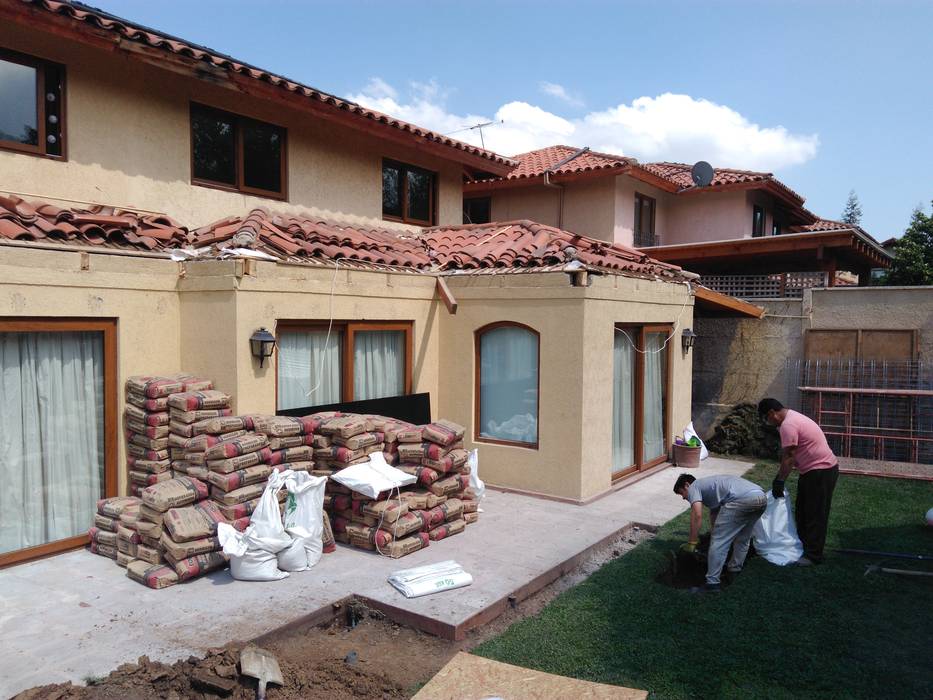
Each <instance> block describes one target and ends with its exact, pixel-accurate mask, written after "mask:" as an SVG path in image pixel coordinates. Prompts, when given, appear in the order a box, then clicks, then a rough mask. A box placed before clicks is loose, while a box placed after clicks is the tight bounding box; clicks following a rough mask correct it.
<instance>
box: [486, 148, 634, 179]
mask: <svg viewBox="0 0 933 700" xmlns="http://www.w3.org/2000/svg"><path fill="white" fill-rule="evenodd" d="M580 150H581V149H579V148H575V147H573V146H548V147H547V148H540V149H538V150H536V151H529V152H528V153H520V154H519V155H517V156H513V157H512V160H514V161H517V162H518V165H517V166H516V167H515V168H514V169H513V170H512V171H511V172H510V173H509V174H508V175H507V176H505V177H504V178H500V179H505V180H520V179H522V178H528V177H539V176H541V175H543V174H544V172H545V171H550V172H551V173H554V174H562V175H563V174H568V173H582V172H588V171H594V170H610V169H613V168H615V169H620V168H624V167H626V166H627V165H631V164H633V163H634V162H635V160H634V159H633V158H626V157H625V156H614V155H611V154H608V153H597V152H596V151H591V150H589V149H587V150H586V152H584V153H581V154H580V155H578V156H577V157H576V158H573V160H570V161H568V162H566V163H564V164H563V165H561V166H560V167H555V166H557V165H558V164H559V163H561V161H565V160H566V159H567V158H570V157H571V156H573V155H574V154H576V153H577V152H578V151H580Z"/></svg>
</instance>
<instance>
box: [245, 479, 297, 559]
mask: <svg viewBox="0 0 933 700" xmlns="http://www.w3.org/2000/svg"><path fill="white" fill-rule="evenodd" d="M292 474H293V472H292V470H291V469H287V470H285V471H283V472H272V474H271V475H270V476H269V481H267V482H266V489H265V491H263V492H262V496H260V497H259V505H257V506H256V510H254V511H253V512H252V514H251V515H250V520H249V528H248V529H251V530H252V531H253V535H252V540H251V541H253V542H254V543H255V546H257V547H259V548H260V549H264V550H265V551H267V552H270V553H272V554H278V553H279V552H280V551H282V550H283V549H285V548H286V547H288V546H290V545H291V543H292V536H291V535H289V534H288V533H287V532H285V526H284V525H283V524H282V516H281V513H280V512H279V491H281V490H282V488H283V487H284V486H285V480H286V479H287V478H288V477H289V476H291V475H292Z"/></svg>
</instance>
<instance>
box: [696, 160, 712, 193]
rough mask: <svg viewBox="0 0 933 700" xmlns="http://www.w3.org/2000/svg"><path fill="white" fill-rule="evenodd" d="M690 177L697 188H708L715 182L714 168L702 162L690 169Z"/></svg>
mask: <svg viewBox="0 0 933 700" xmlns="http://www.w3.org/2000/svg"><path fill="white" fill-rule="evenodd" d="M690 177H691V178H692V179H693V184H694V185H696V186H697V187H706V186H707V185H709V183H711V182H712V181H713V166H712V165H710V164H709V163H707V162H706V161H705V160H701V161H699V162H697V163H696V164H695V165H694V166H693V168H691V169H690Z"/></svg>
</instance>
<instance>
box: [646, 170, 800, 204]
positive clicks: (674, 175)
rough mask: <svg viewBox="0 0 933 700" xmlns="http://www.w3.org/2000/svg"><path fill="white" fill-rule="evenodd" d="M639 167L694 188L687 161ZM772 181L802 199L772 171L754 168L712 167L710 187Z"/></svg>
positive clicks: (680, 185) (678, 183)
mask: <svg viewBox="0 0 933 700" xmlns="http://www.w3.org/2000/svg"><path fill="white" fill-rule="evenodd" d="M641 167H642V168H643V169H644V170H647V171H648V172H649V173H652V174H653V175H657V176H658V177H661V178H663V179H665V180H668V181H670V182H672V183H674V184H675V185H677V186H678V187H679V188H681V190H692V189H696V185H694V184H693V179H692V178H691V176H690V171H691V170H692V169H693V166H692V165H688V164H687V163H666V162H661V163H641ZM769 181H770V182H773V183H774V184H775V185H776V186H777V187H779V188H780V189H782V190H784V191H785V192H787V193H788V194H790V195H791V196H792V197H794V198H795V199H798V200H800V202H803V201H804V198H803V197H801V196H800V195H799V194H797V193H796V192H794V191H793V190H792V189H791V188H790V187H788V186H787V185H785V184H784V183H783V182H781V181H780V180H778V179H777V178H775V177H774V174H773V173H763V172H758V171H755V170H736V169H735V168H714V169H713V180H712V181H711V182H710V186H711V187H722V186H728V185H745V184H749V183H756V182H762V183H764V182H769Z"/></svg>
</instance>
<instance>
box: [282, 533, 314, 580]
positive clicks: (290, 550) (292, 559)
mask: <svg viewBox="0 0 933 700" xmlns="http://www.w3.org/2000/svg"><path fill="white" fill-rule="evenodd" d="M275 559H276V561H277V563H278V567H279V568H280V569H281V570H282V571H293V572H294V571H304V570H305V569H307V568H308V553H307V552H306V551H305V543H304V540H303V539H301V538H299V537H295V538H293V539H292V543H291V544H290V545H288V546H287V547H286V548H285V549H282V550H279V552H278V553H277V554H276V555H275Z"/></svg>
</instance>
